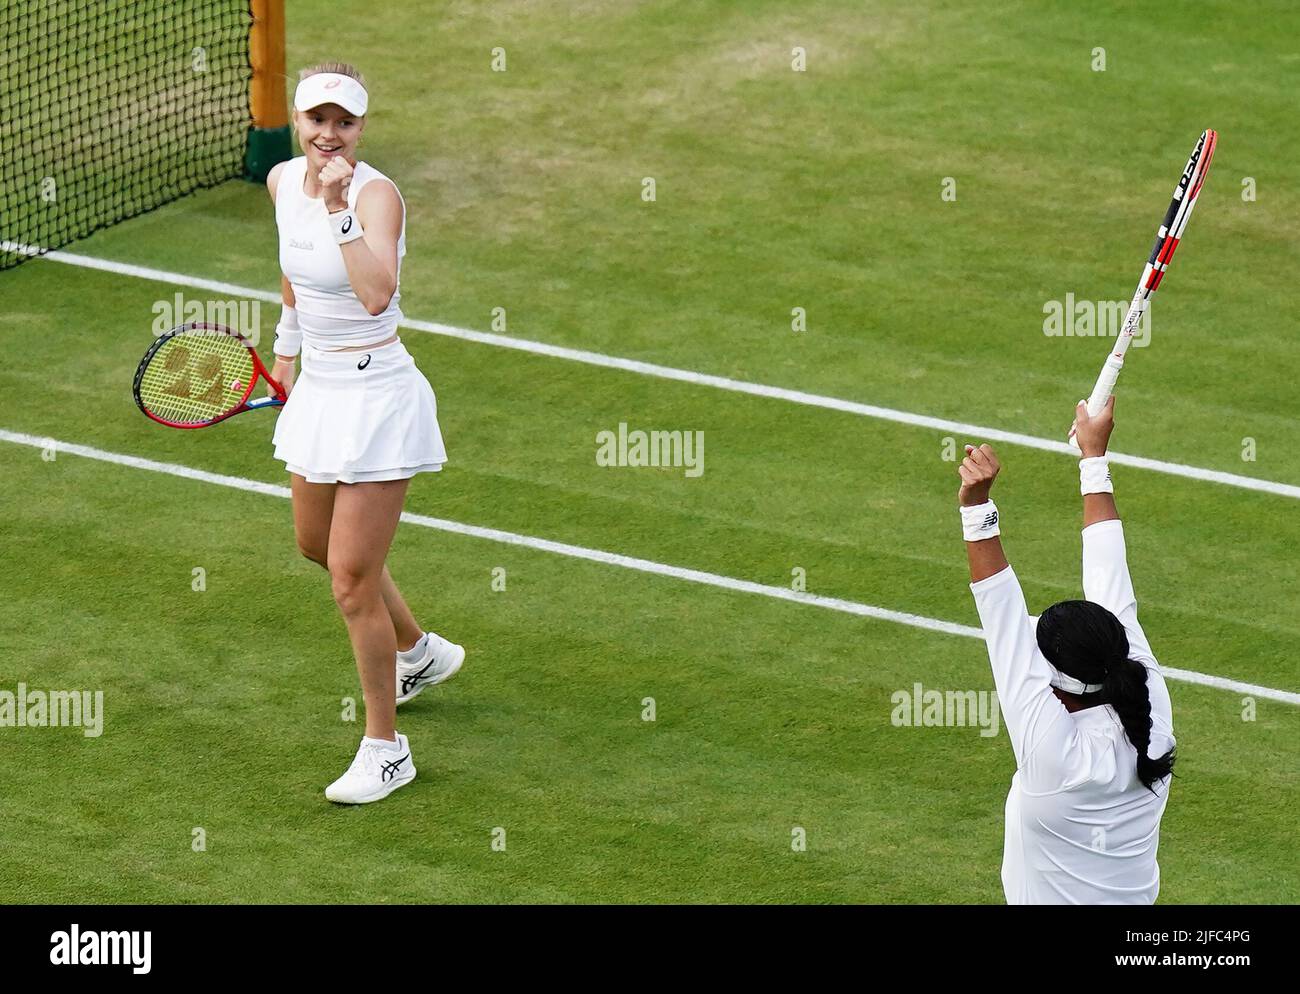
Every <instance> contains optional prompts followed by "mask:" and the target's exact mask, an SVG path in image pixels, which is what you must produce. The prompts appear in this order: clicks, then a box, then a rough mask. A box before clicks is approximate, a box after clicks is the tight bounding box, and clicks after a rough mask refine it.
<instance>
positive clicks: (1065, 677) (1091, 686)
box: [1047, 663, 1102, 694]
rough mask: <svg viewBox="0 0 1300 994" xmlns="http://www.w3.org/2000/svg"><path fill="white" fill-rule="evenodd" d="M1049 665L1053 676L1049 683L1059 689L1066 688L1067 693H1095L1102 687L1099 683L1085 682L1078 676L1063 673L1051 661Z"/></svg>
mask: <svg viewBox="0 0 1300 994" xmlns="http://www.w3.org/2000/svg"><path fill="white" fill-rule="evenodd" d="M1047 666H1048V668H1049V669H1050V670H1051V671H1052V678H1051V680H1049V681H1048V683H1050V684H1051V685H1052V686H1053V687H1055V688H1056V689H1057V690H1064V691H1065V692H1066V693H1067V694H1095V693H1096V692H1097V691H1099V690H1101V688H1102V685H1101V684H1099V683H1084V682H1083V681H1082V680H1080V679H1078V678H1077V677H1072V676H1070V674H1068V673H1062V672H1061V671H1060V670H1058V669H1057V668H1056V667H1055V666H1053V665H1052V664H1051V663H1048V664H1047Z"/></svg>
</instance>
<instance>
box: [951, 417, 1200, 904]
mask: <svg viewBox="0 0 1300 994" xmlns="http://www.w3.org/2000/svg"><path fill="white" fill-rule="evenodd" d="M1114 404H1115V400H1114V398H1113V397H1112V398H1111V401H1110V404H1109V405H1107V407H1106V409H1105V410H1104V411H1103V412H1102V413H1101V414H1099V415H1097V417H1095V418H1093V417H1089V416H1088V407H1087V404H1086V403H1083V402H1080V404H1079V407H1078V409H1077V411H1076V414H1075V417H1076V425H1077V433H1076V436H1075V437H1076V438H1077V440H1078V442H1079V447H1080V449H1081V451H1082V455H1083V458H1082V459H1081V460H1080V462H1079V489H1080V491H1081V492H1082V494H1083V525H1084V528H1083V593H1084V596H1085V597H1086V598H1087V599H1086V600H1069V601H1061V602H1060V603H1058V604H1053V605H1052V606H1051V607H1049V608H1048V609H1047V610H1046V611H1044V612H1043V614H1042V616H1041V617H1040V618H1039V619H1038V621H1037V624H1036V625H1035V624H1034V622H1033V619H1031V618H1030V616H1029V614H1028V612H1027V611H1026V608H1025V596H1024V594H1023V593H1022V592H1021V589H1020V582H1019V581H1018V580H1017V579H1016V574H1015V571H1014V570H1012V568H1011V567H1010V566H1009V565H1008V564H1007V559H1006V556H1005V555H1003V552H1002V541H1001V539H1000V538H999V537H998V535H999V531H1000V523H999V515H998V510H997V508H996V507H995V506H994V504H993V502H992V501H991V500H989V488H990V487H991V486H992V485H993V480H994V478H995V477H996V476H997V475H998V469H999V466H998V461H997V458H996V457H995V456H994V454H993V450H992V449H991V448H990V447H989V446H987V445H982V446H980V447H979V448H975V447H973V446H967V453H966V458H965V459H964V460H963V462H962V465H961V468H960V470H959V472H960V475H961V481H962V482H961V489H960V492H959V494H958V501H959V503H960V504H961V505H962V506H961V514H962V526H963V530H964V532H965V538H966V552H967V558H968V560H969V562H970V574H971V591H972V593H973V594H974V595H975V605H976V607H977V608H978V609H979V615H980V622H981V623H982V624H983V626H984V637H985V641H986V643H987V645H988V653H989V662H990V663H991V664H992V667H993V681H994V683H995V684H996V685H997V690H998V704H999V705H1000V706H1001V708H1002V715H1003V721H1004V723H1005V725H1006V728H1007V733H1008V735H1009V736H1010V738H1011V748H1012V750H1013V751H1014V753H1015V758H1016V774H1015V776H1014V777H1013V778H1012V780H1011V791H1010V793H1008V795H1007V803H1006V812H1005V841H1004V844H1003V849H1002V887H1003V891H1004V892H1005V893H1006V898H1007V903H1008V904H1153V903H1155V900H1156V897H1157V895H1158V894H1159V893H1160V864H1159V863H1158V862H1157V859H1156V854H1157V850H1158V848H1159V845H1160V821H1161V819H1162V818H1163V817H1164V813H1165V806H1166V804H1167V803H1168V801H1169V783H1170V776H1171V774H1172V771H1173V766H1174V759H1175V756H1174V753H1175V742H1174V724H1173V722H1174V719H1173V707H1172V704H1171V703H1170V699H1169V688H1168V687H1167V686H1166V685H1165V680H1164V676H1163V675H1162V674H1161V672H1160V666H1159V664H1158V663H1157V662H1156V658H1155V655H1154V654H1153V653H1152V651H1151V644H1150V643H1149V642H1148V641H1147V637H1146V633H1145V632H1144V631H1143V630H1142V626H1141V625H1140V624H1138V616H1137V598H1136V596H1135V595H1134V593H1133V581H1132V580H1131V579H1130V577H1129V571H1128V562H1127V553H1126V550H1125V546H1124V527H1123V525H1122V524H1121V523H1120V520H1119V513H1118V512H1117V511H1116V509H1115V498H1114V496H1113V491H1114V487H1113V485H1112V483H1111V478H1110V468H1109V465H1108V463H1107V459H1106V446H1107V444H1108V443H1109V441H1110V433H1111V428H1112V426H1113V424H1114V420H1113V411H1114Z"/></svg>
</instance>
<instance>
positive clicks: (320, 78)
mask: <svg viewBox="0 0 1300 994" xmlns="http://www.w3.org/2000/svg"><path fill="white" fill-rule="evenodd" d="M322 104H338V105H339V106H340V107H342V108H343V109H344V110H345V111H347V112H348V113H349V114H352V115H355V116H356V117H362V116H363V115H364V114H365V113H366V108H367V106H369V104H370V96H369V94H367V93H366V88H365V87H364V86H362V85H361V84H360V83H358V82H357V81H356V80H355V79H353V78H352V77H351V76H344V75H343V74H342V73H337V72H318V73H316V74H315V75H312V76H308V77H307V78H306V79H304V80H303V81H302V82H301V83H299V84H298V89H297V90H295V91H294V94H293V106H294V109H295V110H311V109H312V108H313V107H319V106H321V105H322Z"/></svg>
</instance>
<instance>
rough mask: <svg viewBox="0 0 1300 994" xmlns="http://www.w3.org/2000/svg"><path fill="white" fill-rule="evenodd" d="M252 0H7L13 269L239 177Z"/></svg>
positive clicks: (3, 177)
mask: <svg viewBox="0 0 1300 994" xmlns="http://www.w3.org/2000/svg"><path fill="white" fill-rule="evenodd" d="M250 22H251V15H250V14H249V7H248V0H89V2H87V0H0V46H3V51H4V57H3V59H0V242H2V243H3V244H0V269H2V268H6V267H8V266H13V265H16V264H17V263H19V262H21V261H22V260H23V259H25V258H28V257H29V255H30V254H33V253H36V252H40V251H44V250H48V249H54V248H58V247H59V246H61V245H66V244H67V243H68V242H70V241H72V240H74V239H77V238H81V237H84V236H85V235H88V234H89V233H90V232H92V231H95V230H96V229H98V228H102V227H105V226H106V225H110V224H115V223H116V222H118V221H121V220H123V219H124V218H128V217H133V216H134V215H136V214H141V213H143V212H144V211H148V210H152V209H153V208H155V207H158V206H159V205H161V204H164V203H167V202H168V201H170V200H175V199H176V198H177V197H181V196H184V195H185V194H187V193H190V192H192V191H194V190H197V189H200V188H202V187H208V186H214V185H216V184H217V183H220V182H222V181H224V180H227V179H231V178H232V177H235V176H239V175H241V174H242V173H243V170H244V150H245V145H246V143H247V140H248V127H249V124H250V123H251V118H250V115H249V109H248V89H249V79H250V77H251V75H252V70H251V68H250V67H249V62H248V29H249V24H250Z"/></svg>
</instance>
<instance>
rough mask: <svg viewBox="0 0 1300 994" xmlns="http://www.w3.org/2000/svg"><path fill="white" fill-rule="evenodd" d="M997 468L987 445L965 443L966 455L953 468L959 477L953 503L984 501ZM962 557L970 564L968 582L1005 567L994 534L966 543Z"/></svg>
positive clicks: (978, 579)
mask: <svg viewBox="0 0 1300 994" xmlns="http://www.w3.org/2000/svg"><path fill="white" fill-rule="evenodd" d="M999 469H1001V467H1000V466H999V465H998V460H997V457H996V456H995V455H994V454H993V449H992V448H991V447H990V446H989V445H987V444H985V445H981V446H980V447H979V448H978V449H977V448H975V447H974V446H972V445H968V446H966V458H965V459H963V460H962V463H961V466H959V467H958V469H957V472H958V474H959V475H960V476H961V488H960V489H959V490H958V491H957V502H958V503H959V504H961V505H962V506H963V507H975V506H977V505H979V504H983V503H984V502H985V501H987V500H988V499H989V490H990V489H991V488H992V486H993V481H994V479H995V478H996V477H997V475H998V470H999ZM966 559H967V562H968V563H969V564H970V578H971V582H972V583H977V582H979V581H980V580H985V579H987V578H988V577H990V576H993V575H994V574H996V573H1001V572H1002V571H1003V570H1004V569H1006V568H1007V557H1006V555H1005V554H1004V553H1003V551H1002V539H1001V538H999V537H997V536H996V535H995V536H994V537H993V538H986V539H984V540H983V541H980V542H967V543H966Z"/></svg>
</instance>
